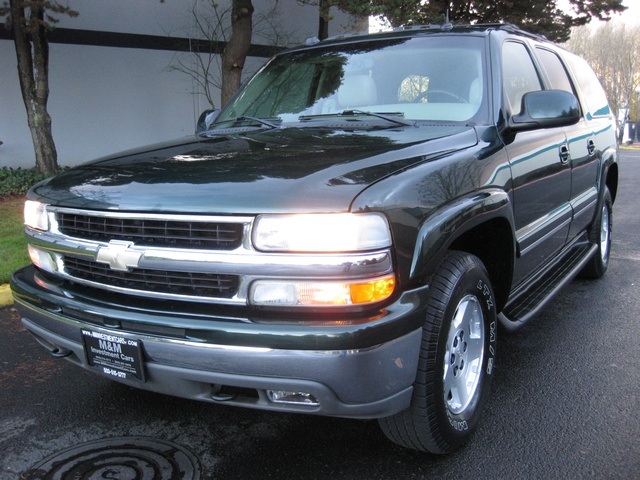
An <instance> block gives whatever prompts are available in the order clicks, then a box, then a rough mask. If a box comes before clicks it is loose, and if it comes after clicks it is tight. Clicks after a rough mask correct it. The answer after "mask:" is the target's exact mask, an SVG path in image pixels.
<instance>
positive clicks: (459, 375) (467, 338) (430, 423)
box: [379, 252, 497, 453]
mask: <svg viewBox="0 0 640 480" xmlns="http://www.w3.org/2000/svg"><path fill="white" fill-rule="evenodd" d="M427 311H428V317H427V319H426V322H425V324H424V327H423V333H422V348H421V352H420V361H419V365H418V373H417V376H416V381H415V384H414V390H413V398H412V401H411V405H410V407H409V408H408V409H407V410H405V411H403V412H400V413H398V414H396V415H393V416H391V417H387V418H382V419H380V420H379V423H380V426H381V427H382V430H383V431H384V433H385V434H386V435H387V437H389V438H390V439H391V440H392V441H394V442H396V443H398V444H399V445H402V446H404V447H408V448H413V449H416V450H422V451H428V452H432V453H448V452H451V451H453V450H455V449H456V448H458V447H460V446H461V445H462V444H463V443H465V442H466V441H467V440H468V439H469V438H470V436H471V435H472V433H473V431H474V430H475V428H476V427H477V425H478V421H479V419H480V414H481V411H482V407H483V405H484V403H485V401H486V398H487V396H488V393H489V385H490V381H491V377H492V373H493V364H494V358H495V352H496V333H497V328H496V311H495V305H494V296H493V290H492V288H491V284H490V282H489V278H488V275H487V273H486V270H485V268H484V265H483V264H482V262H481V261H480V260H479V259H478V258H477V257H475V256H473V255H470V254H467V253H462V252H451V253H449V254H448V255H447V256H446V257H445V259H444V261H443V262H442V265H441V266H440V267H439V269H438V271H437V272H436V274H435V275H434V277H433V279H432V281H431V283H430V293H429V300H428V309H427Z"/></svg>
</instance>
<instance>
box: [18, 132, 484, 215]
mask: <svg viewBox="0 0 640 480" xmlns="http://www.w3.org/2000/svg"><path fill="white" fill-rule="evenodd" d="M476 143H477V137H476V133H475V130H474V129H473V128H472V127H465V126H418V127H402V128H396V129H387V130H377V131H360V132H346V131H344V130H341V131H333V130H329V129H322V128H286V129H274V130H267V131H258V132H254V133H249V134H247V133H243V134H242V135H236V136H217V137H211V138H189V139H183V140H181V141H176V142H172V143H165V144H161V145H155V146H151V147H147V148H141V149H137V150H134V151H129V152H124V153H121V154H118V155H113V156H110V157H106V158H102V159H99V160H96V161H93V162H90V163H87V164H84V165H81V166H79V167H75V168H72V169H70V170H68V171H66V172H64V173H62V174H60V175H58V176H56V177H54V178H52V179H49V180H47V181H45V182H43V183H41V184H38V185H36V186H35V187H34V188H33V189H32V192H31V197H34V195H35V196H37V197H39V199H40V200H41V201H43V202H46V203H50V204H53V205H58V206H65V207H71V208H83V209H95V210H121V211H131V212H141V211H143V212H157V213H184V214H186V213H210V214H255V213H272V212H289V213H296V212H303V211H304V212H343V211H348V210H349V208H350V205H351V203H352V202H353V200H354V198H355V197H356V196H357V195H358V194H359V193H360V192H362V191H363V190H364V189H366V188H367V187H368V186H370V185H372V184H373V183H375V182H378V181H381V180H382V179H384V178H385V177H388V176H389V175H391V174H393V173H394V172H397V171H399V170H402V169H405V168H407V167H409V166H410V165H412V164H415V163H419V162H424V161H428V160H430V159H432V158H437V157H440V156H441V155H443V154H445V153H447V152H451V151H453V150H459V149H463V148H468V147H471V146H473V145H475V144H476Z"/></svg>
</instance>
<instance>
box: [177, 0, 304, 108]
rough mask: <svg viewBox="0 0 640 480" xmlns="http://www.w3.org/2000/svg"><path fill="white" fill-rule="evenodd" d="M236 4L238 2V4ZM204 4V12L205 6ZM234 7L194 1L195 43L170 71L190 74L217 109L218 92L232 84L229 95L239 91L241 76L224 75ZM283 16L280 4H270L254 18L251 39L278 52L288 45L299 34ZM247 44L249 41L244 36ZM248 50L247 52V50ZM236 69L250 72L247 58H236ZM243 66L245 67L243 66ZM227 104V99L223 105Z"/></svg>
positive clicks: (200, 92)
mask: <svg viewBox="0 0 640 480" xmlns="http://www.w3.org/2000/svg"><path fill="white" fill-rule="evenodd" d="M234 3H235V2H234ZM201 5H204V9H203V8H202V7H201ZM232 15H233V5H229V6H228V7H225V6H223V5H221V4H219V3H210V2H202V1H201V0H194V2H193V5H192V8H191V20H192V22H193V26H195V31H193V30H191V31H189V33H188V35H189V36H190V37H196V38H194V39H193V40H192V45H191V49H190V50H191V51H190V53H183V54H178V55H176V56H175V57H174V59H173V61H172V63H171V65H170V66H169V69H170V70H173V71H177V72H181V73H184V74H186V75H189V76H190V77H191V78H192V79H193V81H194V83H195V84H196V90H197V93H199V94H202V95H204V97H205V98H206V100H207V102H208V103H209V105H210V106H211V107H213V108H216V105H217V104H218V102H217V100H216V91H222V90H223V85H224V84H225V83H228V82H232V83H233V85H232V86H231V87H229V89H228V91H229V93H228V95H233V93H235V90H236V89H237V88H238V86H239V83H237V76H235V75H234V76H233V77H230V76H226V75H225V74H224V73H223V72H224V71H223V62H222V59H223V55H224V52H225V50H226V51H227V54H229V52H230V51H229V50H227V49H226V47H227V46H228V45H229V43H230V42H231V37H232V36H233V32H232ZM282 18H283V13H282V11H281V9H280V4H279V2H277V1H276V2H269V3H268V4H266V8H265V9H260V10H258V11H257V12H254V13H253V15H252V25H251V37H252V38H254V39H257V40H258V41H259V42H260V43H261V44H264V45H267V46H270V47H274V48H273V49H272V51H271V52H270V51H269V49H267V53H268V54H270V53H275V51H277V49H278V48H280V47H283V46H285V45H288V44H289V43H290V42H291V41H292V38H293V37H294V35H295V32H293V31H292V30H288V29H286V28H285V27H283V25H282V24H281V19H282ZM244 41H247V38H246V37H244ZM250 46H251V42H249V44H248V45H246V49H247V50H246V51H247V52H248V51H250V50H249V49H250ZM243 51H244V49H243ZM236 60H237V61H236V62H234V63H236V64H237V66H236V67H232V68H230V70H233V71H236V72H238V73H240V75H241V76H242V75H243V74H244V73H246V71H245V69H244V64H245V63H246V55H245V57H244V58H240V57H237V58H236ZM240 60H241V61H240ZM241 65H242V68H240V66H241ZM225 103H226V102H225V100H224V99H223V101H222V102H221V104H220V105H218V106H222V105H224V104H225Z"/></svg>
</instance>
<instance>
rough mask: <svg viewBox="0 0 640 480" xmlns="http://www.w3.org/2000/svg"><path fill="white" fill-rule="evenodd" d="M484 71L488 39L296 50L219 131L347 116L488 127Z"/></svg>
mask: <svg viewBox="0 0 640 480" xmlns="http://www.w3.org/2000/svg"><path fill="white" fill-rule="evenodd" d="M484 69H485V61H484V49H483V39H482V38H481V37H469V36H453V35H448V36H433V37H426V38H425V37H422V38H401V39H391V40H389V39H386V40H370V41H366V42H357V43H351V44H347V45H344V44H343V45H337V46H336V45H333V46H326V47H316V48H310V49H307V50H301V51H294V52H290V53H285V54H282V55H279V56H277V57H275V58H274V59H273V60H271V61H270V62H269V63H268V64H267V65H266V66H265V67H263V69H262V70H260V71H259V72H258V74H257V75H256V76H254V77H253V78H252V79H251V80H250V81H249V83H248V84H247V85H246V87H245V88H244V89H243V90H242V91H241V92H240V93H239V94H238V95H237V96H236V97H235V98H234V99H233V100H232V102H231V103H230V104H229V105H228V106H227V107H226V108H225V109H224V110H223V112H222V113H221V115H220V116H219V117H218V119H217V120H216V125H214V128H216V127H217V126H219V127H221V128H224V127H225V126H228V122H229V121H232V120H237V119H238V118H239V117H245V118H248V117H253V118H261V119H272V120H273V121H277V122H279V123H280V124H281V125H282V124H286V123H300V122H301V121H307V122H308V121H313V119H314V118H317V119H323V118H325V117H326V116H332V115H339V114H344V113H345V112H347V113H348V114H350V115H353V114H354V112H356V113H358V112H359V113H364V112H375V113H387V114H390V115H393V116H396V117H401V118H405V119H411V120H418V121H419V120H427V121H435V122H447V123H451V122H465V123H468V122H470V121H474V122H482V121H483V120H485V118H486V111H487V108H486V100H485V97H486V94H485V90H486V85H485V81H484V79H485V78H486V75H484ZM301 117H302V118H301ZM369 118H371V117H369ZM225 122H227V125H223V124H224V123H225Z"/></svg>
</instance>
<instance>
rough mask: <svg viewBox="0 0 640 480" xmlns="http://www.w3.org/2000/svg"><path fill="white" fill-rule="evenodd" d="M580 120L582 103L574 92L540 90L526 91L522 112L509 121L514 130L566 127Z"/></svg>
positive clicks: (511, 128)
mask: <svg viewBox="0 0 640 480" xmlns="http://www.w3.org/2000/svg"><path fill="white" fill-rule="evenodd" d="M579 121H580V104H579V103H578V99H577V98H576V96H575V95H574V94H573V93H569V92H566V91H564V90H539V91H537V92H529V93H525V94H524V96H523V97H522V108H521V110H520V114H518V115H514V116H513V117H511V120H510V121H509V127H510V130H512V131H522V130H532V129H536V128H553V127H566V126H569V125H574V124H576V123H578V122H579Z"/></svg>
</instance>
